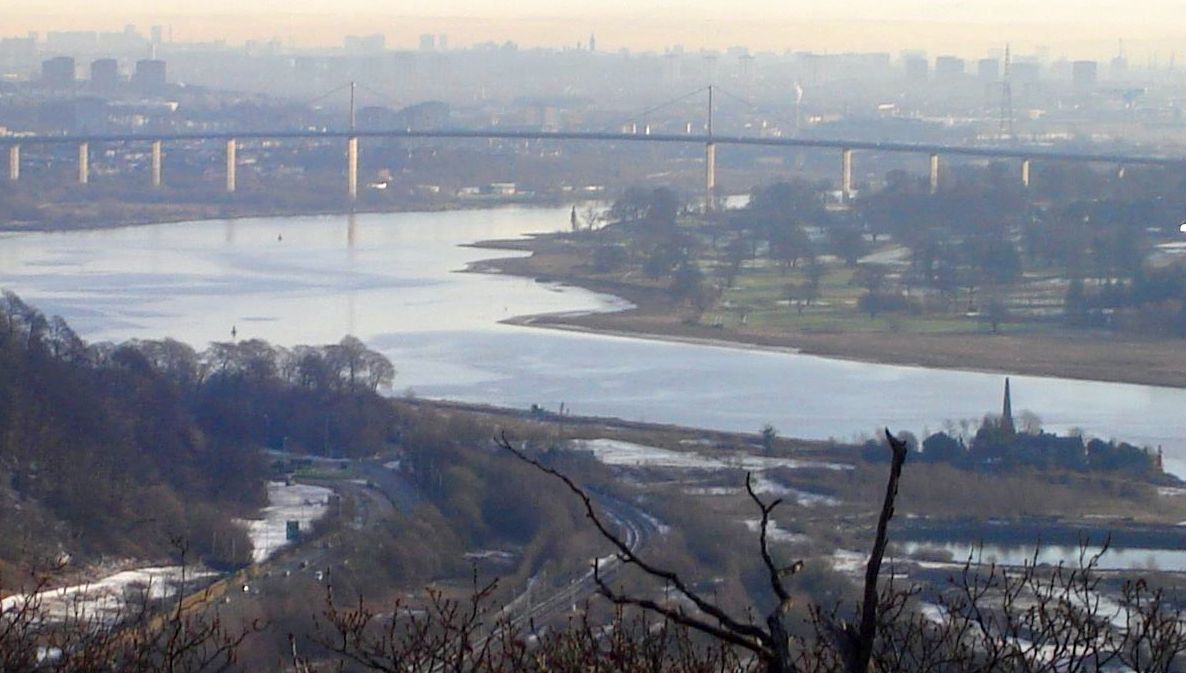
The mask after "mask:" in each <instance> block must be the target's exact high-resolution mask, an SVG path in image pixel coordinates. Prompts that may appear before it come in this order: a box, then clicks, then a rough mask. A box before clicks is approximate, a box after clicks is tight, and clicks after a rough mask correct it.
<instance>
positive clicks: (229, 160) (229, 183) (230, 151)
mask: <svg viewBox="0 0 1186 673" xmlns="http://www.w3.org/2000/svg"><path fill="white" fill-rule="evenodd" d="M238 151H239V143H238V142H237V141H236V140H235V139H234V138H231V139H230V140H228V141H226V191H227V194H234V193H235V188H236V187H237V186H238V185H236V179H237V177H238V176H236V175H235V168H236V161H237V159H236V157H235V155H236V154H238Z"/></svg>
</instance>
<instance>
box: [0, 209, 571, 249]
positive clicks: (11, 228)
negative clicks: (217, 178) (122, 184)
mask: <svg viewBox="0 0 1186 673" xmlns="http://www.w3.org/2000/svg"><path fill="white" fill-rule="evenodd" d="M563 206H564V204H563V203H552V202H546V201H536V202H529V201H521V202H507V203H498V204H490V203H472V204H469V203H460V202H454V203H448V204H443V205H441V206H439V207H423V206H419V205H417V206H410V207H406V208H405V207H398V206H397V207H392V208H324V209H321V208H313V209H307V208H297V209H293V210H285V209H276V210H268V211H261V212H237V213H231V214H228V215H220V216H217V217H214V216H201V215H198V216H188V217H186V216H180V215H177V216H165V217H143V218H138V217H132V218H126V219H101V220H94V221H83V222H79V223H77V224H72V225H68V224H63V223H62V222H24V223H19V222H18V223H0V235H2V234H26V233H27V234H55V233H64V232H74V231H105V230H108V229H122V228H124V227H149V226H153V225H157V224H181V223H195V224H197V223H206V222H230V221H237V220H252V219H261V218H271V217H329V216H335V215H346V216H349V215H384V214H400V213H444V212H451V211H458V210H496V209H499V208H515V207H518V208H561V207H563ZM475 247H478V246H475Z"/></svg>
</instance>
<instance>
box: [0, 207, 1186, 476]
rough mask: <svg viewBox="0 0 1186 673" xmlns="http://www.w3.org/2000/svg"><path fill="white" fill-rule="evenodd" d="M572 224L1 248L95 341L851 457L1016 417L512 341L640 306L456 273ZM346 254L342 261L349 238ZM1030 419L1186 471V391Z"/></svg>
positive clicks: (992, 389)
mask: <svg viewBox="0 0 1186 673" xmlns="http://www.w3.org/2000/svg"><path fill="white" fill-rule="evenodd" d="M569 216H570V211H569V209H568V208H560V209H534V210H532V209H498V210H483V211H455V212H444V213H401V214H359V215H357V216H355V217H353V218H351V217H347V216H334V217H292V218H263V219H244V220H234V221H228V222H225V223H217V222H211V223H178V224H165V225H153V226H146V227H129V228H124V229H117V230H106V231H81V232H61V233H36V234H8V235H3V237H2V238H0V286H3V287H5V288H10V289H12V290H15V291H16V292H18V293H20V294H22V295H23V296H24V297H25V298H26V299H27V300H28V301H30V302H32V303H34V304H35V305H37V306H39V307H41V308H42V309H43V310H44V311H46V312H47V313H50V314H60V315H62V316H64V317H65V318H67V319H68V320H70V321H71V323H73V324H74V325H75V326H76V328H77V329H78V330H79V331H80V332H81V333H82V334H83V335H84V336H85V337H87V338H88V339H92V340H99V339H110V340H122V339H128V338H160V337H163V336H173V337H174V338H178V339H182V340H184V341H187V342H189V343H192V344H194V345H195V346H198V347H203V346H204V345H205V344H206V343H207V342H209V341H212V340H224V339H226V338H227V335H228V334H229V333H230V330H231V327H232V326H237V329H238V335H239V338H240V339H249V338H262V339H267V340H269V341H273V342H275V343H279V344H284V345H293V344H298V343H331V342H337V341H338V340H340V339H341V338H342V336H343V335H344V334H346V333H354V334H355V335H357V336H359V337H360V338H362V339H363V340H365V341H367V342H368V343H370V344H371V345H372V346H374V347H376V348H379V349H381V350H383V351H384V352H385V353H386V354H387V355H388V356H389V357H391V358H392V360H393V362H394V363H395V365H396V368H397V369H398V370H399V371H400V375H399V377H398V378H397V380H396V387H397V389H399V390H404V389H407V388H412V389H414V390H415V391H416V392H417V394H420V395H425V396H431V397H450V398H456V399H461V400H468V401H475V402H487V403H492V404H503V405H510V406H516V407H527V406H529V405H531V404H533V403H535V404H541V405H543V406H545V407H548V408H555V407H556V406H557V405H558V404H559V403H560V401H561V400H563V401H564V402H565V403H566V404H567V405H568V407H570V408H571V409H572V410H573V411H574V413H578V414H598V415H611V416H619V417H622V418H628V419H634V420H646V421H661V422H674V423H682V424H687V425H694V426H700V427H709V428H716V429H724V430H745V431H756V430H757V429H758V428H760V427H761V426H762V425H763V424H765V423H771V424H773V425H774V426H775V427H776V428H778V430H779V431H780V432H781V434H783V435H786V436H799V437H812V438H828V437H836V438H840V439H849V438H851V437H853V436H855V435H858V434H870V435H871V434H873V432H875V431H876V430H877V429H878V428H879V427H881V426H886V425H888V426H890V427H892V428H895V429H909V430H911V431H913V432H915V433H916V434H921V433H923V432H926V431H936V430H939V429H942V427H943V425H944V421H945V420H947V419H956V420H958V419H968V418H971V419H979V418H980V417H981V416H982V415H983V414H984V413H985V412H988V411H993V410H996V409H998V408H999V405H1000V395H1001V383H1002V377H1001V376H1000V375H996V374H983V373H976V372H960V371H938V370H927V369H921V368H917V367H895V366H886V365H873V364H865V363H859V362H850V361H841V360H829V359H825V358H818V357H811V356H804V355H796V354H789V353H782V352H762V351H746V350H741V349H735V348H725V347H717V346H706V345H694V344H681V343H660V342H654V341H643V340H638V339H627V338H620V337H611V336H597V335H588V334H578V333H561V332H556V331H548V330H540V329H533V328H526V327H516V326H509V325H502V324H499V321H502V320H505V319H507V318H510V317H512V316H516V315H525V314H537V313H549V312H565V311H605V310H613V309H616V308H620V307H622V306H623V305H624V304H623V302H621V301H620V300H617V299H614V298H612V297H607V296H602V295H596V294H593V293H590V292H585V291H581V290H576V289H573V288H565V287H558V286H555V285H545V284H540V283H536V282H534V281H531V280H527V279H521V278H512V277H505V276H497V275H489V274H474V273H456V272H457V271H459V270H461V269H464V268H465V266H466V265H467V264H468V263H470V262H472V261H475V260H479V259H484V258H489V257H496V256H506V255H514V254H519V253H513V252H498V251H490V250H479V249H474V248H468V247H459V245H460V244H464V243H469V242H473V241H476V240H480V239H488V238H509V237H514V236H519V235H525V234H531V233H538V232H546V231H555V230H563V229H567V228H568V227H569ZM343 227H345V228H346V243H347V245H345V246H343V245H342V234H343V232H342V228H343ZM1013 384H1014V408H1015V410H1016V411H1018V412H1020V411H1021V410H1024V409H1029V410H1033V411H1034V412H1036V413H1037V414H1038V415H1039V416H1040V417H1041V418H1042V419H1043V421H1044V422H1045V426H1046V427H1047V429H1052V430H1066V429H1069V428H1071V427H1081V428H1083V429H1084V430H1085V431H1086V432H1088V433H1089V434H1097V435H1101V436H1104V437H1118V438H1122V439H1126V440H1129V441H1135V442H1140V443H1146V444H1149V445H1154V446H1155V445H1158V444H1161V445H1164V446H1165V449H1166V455H1167V458H1168V461H1167V464H1168V465H1170V466H1171V468H1174V469H1175V471H1176V472H1178V473H1182V472H1181V469H1182V468H1183V467H1184V466H1186V463H1184V462H1182V461H1183V460H1186V415H1183V414H1181V413H1180V410H1181V409H1182V408H1186V391H1183V390H1176V389H1169V388H1156V387H1149V386H1133V385H1120V384H1104V383H1093V382H1085V381H1069V380H1060V379H1045V378H1035V377H1024V376H1019V377H1015V378H1014V379H1013Z"/></svg>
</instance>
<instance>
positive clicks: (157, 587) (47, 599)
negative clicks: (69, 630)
mask: <svg viewBox="0 0 1186 673" xmlns="http://www.w3.org/2000/svg"><path fill="white" fill-rule="evenodd" d="M182 571H183V568H182V566H158V567H150V568H140V569H137V570H125V571H123V572H118V573H115V574H113V575H109V576H107V577H104V578H102V579H99V580H96V581H94V582H89V583H87V584H77V585H74V586H68V587H60V588H57V589H48V590H46V591H42V592H40V593H38V594H37V595H36V596H35V597H34V598H35V600H36V601H39V602H40V604H41V611H42V613H43V614H44V615H45V616H46V618H47V619H48V620H49V621H52V622H64V621H67V620H73V619H75V618H78V619H87V620H98V621H101V622H102V623H112V622H114V621H115V620H116V619H117V618H119V617H120V616H121V614H122V613H123V612H124V611H125V608H126V607H127V606H128V604H129V603H130V604H133V605H137V604H139V603H141V602H143V601H144V600H145V599H148V600H150V601H155V600H161V599H166V598H171V597H173V596H176V595H177V592H178V591H179V590H188V589H186V587H188V586H190V583H191V581H192V580H198V579H205V578H209V577H213V576H215V575H217V574H218V573H215V572H212V571H209V570H205V569H195V568H184V578H185V586H183V585H182V582H181V580H182ZM29 598H30V597H29V596H28V595H27V594H20V595H14V596H9V597H8V598H5V599H4V600H2V601H0V614H3V613H6V612H9V611H12V610H18V609H20V608H21V607H22V606H24V605H25V604H26V601H27V600H29Z"/></svg>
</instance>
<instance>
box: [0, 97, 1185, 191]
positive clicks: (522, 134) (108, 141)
mask: <svg viewBox="0 0 1186 673" xmlns="http://www.w3.org/2000/svg"><path fill="white" fill-rule="evenodd" d="M348 86H349V89H350V117H349V119H350V122H349V127H348V128H346V129H338V130H334V129H321V130H246V131H237V132H229V131H226V132H178V133H158V134H151V135H150V134H136V133H125V134H82V135H10V136H0V147H6V148H7V150H8V159H9V161H8V178H9V180H13V181H16V180H19V179H20V175H21V149H22V147H25V146H57V145H74V146H76V147H77V150H78V160H77V162H78V163H77V169H78V170H77V181H78V183H79V184H86V183H88V182H89V180H90V163H91V162H90V147H91V145H113V144H114V145H133V144H147V145H148V146H149V147H150V148H151V170H150V175H151V185H152V186H153V187H160V186H161V185H162V180H163V162H164V151H163V148H164V144H165V143H178V142H194V141H208V142H223V143H225V148H226V149H225V160H226V164H225V178H226V191H227V192H229V193H233V192H235V190H236V188H237V167H238V165H239V162H238V158H237V154H238V148H239V143H240V142H243V141H261V140H311V141H316V140H323V141H344V143H345V147H346V162H345V176H346V180H345V182H346V194H347V196H348V197H349V198H350V199H351V200H356V199H357V198H358V157H359V143H360V141H362V140H369V139H383V140H398V139H445V140H450V139H452V140H465V139H484V140H535V141H560V142H565V141H569V142H572V141H582V142H606V143H667V144H682V145H699V146H702V147H704V152H705V175H704V188H705V197H706V203H708V204H709V207H711V205H712V204H713V203H714V202H715V200H716V199H715V197H716V147H717V146H718V145H724V146H749V147H773V148H788V149H822V150H834V151H838V152H839V159H840V161H839V173H840V175H839V177H840V180H839V183H840V192H841V195H842V197H843V198H844V199H846V200H847V199H849V198H850V197H851V196H852V194H853V193H854V191H853V155H854V152H871V153H898V154H917V155H922V156H925V157H928V158H929V161H930V163H929V168H930V176H929V177H930V189H931V191H932V193H933V192H935V191H937V190H938V188H939V179H940V166H941V158H942V157H965V158H974V159H991V160H1014V161H1017V162H1019V180H1020V182H1021V183H1022V184H1023V185H1024V186H1026V187H1028V186H1029V184H1030V173H1031V167H1032V164H1033V162H1035V161H1051V162H1075V163H1106V164H1115V165H1119V166H1120V167H1122V168H1123V167H1125V166H1156V167H1166V168H1180V169H1182V168H1186V158H1179V157H1166V156H1154V155H1133V154H1119V153H1110V152H1099V153H1092V152H1073V151H1057V150H1052V149H1050V148H1048V147H1043V146H1036V145H1023V144H1010V145H1003V146H975V145H946V144H920V143H907V142H882V141H868V140H845V139H821V138H804V137H793V136H777V135H776V136H770V135H735V134H717V133H714V132H713V93H714V87H712V86H708V87H705V88H704V89H700V90H697V91H696V92H693V94H698V93H701V92H704V91H707V94H708V107H707V111H706V124H705V125H704V127H703V129H704V130H703V132H693V130H692V125H691V124H689V125H688V132H687V133H651V132H650V128H649V125H646V126H644V127H643V130H642V132H639V131H638V129H637V125H636V124H635V125H633V128H632V129H631V131H630V132H623V131H580V130H575V131H547V130H507V129H500V128H497V127H493V128H480V129H473V128H454V129H449V128H446V129H432V130H418V129H411V128H403V129H389V130H372V129H366V130H363V129H358V128H356V123H355V104H354V100H355V86H354V83H351V84H350V85H348ZM342 88H345V87H340V88H339V89H338V90H341V89H342ZM338 90H335V92H336V91H338ZM331 93H334V92H331ZM688 97H689V95H685V96H681V97H679V98H676V99H673V100H672V101H668V103H665V104H663V105H659V106H655V107H652V108H648V109H647V110H646V111H644V112H643V113H641V114H643V115H645V114H649V113H653V112H654V111H656V110H659V109H661V108H663V107H665V106H667V105H670V104H671V103H674V102H678V101H680V100H683V99H686V98H688Z"/></svg>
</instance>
